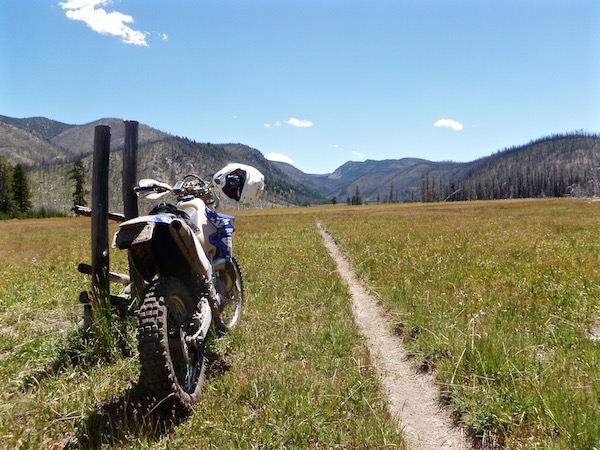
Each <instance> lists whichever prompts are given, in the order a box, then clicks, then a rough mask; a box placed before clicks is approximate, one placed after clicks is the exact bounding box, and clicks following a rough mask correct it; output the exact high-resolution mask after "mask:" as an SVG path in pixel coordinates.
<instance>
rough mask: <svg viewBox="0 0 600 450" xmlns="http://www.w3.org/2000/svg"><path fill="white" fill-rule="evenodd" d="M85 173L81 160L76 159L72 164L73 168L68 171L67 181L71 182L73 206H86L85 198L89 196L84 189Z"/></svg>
mask: <svg viewBox="0 0 600 450" xmlns="http://www.w3.org/2000/svg"><path fill="white" fill-rule="evenodd" d="M86 175H87V171H86V169H85V166H84V165H83V160H82V159H78V160H77V161H75V162H74V163H73V167H72V168H71V170H69V179H70V180H73V183H74V184H75V186H74V189H75V190H74V191H73V206H77V205H80V206H87V201H86V200H85V197H86V196H87V195H88V194H89V191H87V190H86V189H85V181H86Z"/></svg>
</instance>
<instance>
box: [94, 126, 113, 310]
mask: <svg viewBox="0 0 600 450" xmlns="http://www.w3.org/2000/svg"><path fill="white" fill-rule="evenodd" d="M109 155H110V127H109V126H106V125H98V126H96V128H95V133H94V166H93V174H92V205H91V207H92V303H93V309H94V310H95V311H97V308H98V306H100V305H102V306H104V307H106V306H107V305H109V302H110V297H109V296H110V288H109V278H108V272H109V256H108V163H109Z"/></svg>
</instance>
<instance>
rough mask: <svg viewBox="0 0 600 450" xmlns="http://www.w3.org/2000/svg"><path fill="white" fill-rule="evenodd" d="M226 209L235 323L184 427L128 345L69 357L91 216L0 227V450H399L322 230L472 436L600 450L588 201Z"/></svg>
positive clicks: (599, 257)
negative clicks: (145, 379)
mask: <svg viewBox="0 0 600 450" xmlns="http://www.w3.org/2000/svg"><path fill="white" fill-rule="evenodd" d="M236 216H237V217H238V219H237V222H236V225H237V232H236V236H235V239H234V248H235V252H236V254H237V257H238V258H239V260H240V263H241V266H242V270H243V273H244V281H245V289H246V295H247V297H246V308H245V315H244V317H243V320H242V322H241V325H240V328H239V329H237V330H235V331H234V332H233V333H232V334H231V335H229V336H226V337H224V338H220V339H215V340H214V341H212V342H211V345H210V347H211V364H210V368H209V369H210V370H209V374H208V377H207V381H206V384H205V388H204V396H203V398H202V400H201V401H200V402H199V404H198V405H196V406H195V407H194V410H193V411H192V413H191V414H190V415H189V416H186V417H177V418H172V417H163V416H161V415H160V414H156V411H148V410H146V409H144V406H143V402H142V401H141V400H140V398H141V397H142V396H143V393H141V392H140V390H139V388H138V387H137V384H136V381H137V373H138V370H139V367H138V364H137V361H136V355H135V350H133V351H126V349H125V351H121V352H120V353H119V352H117V353H115V354H114V355H112V357H110V358H105V359H94V358H93V357H90V356H89V355H88V356H87V357H85V358H76V357H73V355H74V354H77V352H85V349H84V348H82V346H81V342H80V341H77V339H75V338H73V335H74V333H73V331H72V330H73V327H74V324H75V322H76V321H77V320H78V314H79V313H80V312H81V306H80V305H78V301H77V299H78V295H79V292H80V291H82V290H85V289H87V288H88V287H89V284H88V283H89V280H88V279H87V278H86V277H85V276H83V275H80V274H79V273H78V272H77V269H76V267H77V264H78V263H79V262H89V255H90V243H89V239H90V237H89V234H90V230H89V219H85V218H77V219H75V218H69V219H40V220H23V221H3V222H2V221H0V261H1V264H2V265H1V267H2V277H1V278H0V338H1V339H0V380H1V381H0V382H1V383H2V386H3V389H2V397H1V399H0V448H11V449H12V448H48V449H62V448H144V449H146V448H148V449H166V448H169V449H172V448H174V449H177V448H180V449H188V448H194V447H202V448H214V449H217V448H223V449H231V448H240V449H245V448H315V449H320V448H348V449H349V448H403V446H402V439H401V436H399V435H398V434H397V433H396V432H395V431H394V430H395V427H394V422H393V420H392V418H390V417H389V414H388V413H387V410H386V402H385V398H383V397H382V396H381V393H380V391H379V387H380V385H379V383H378V381H377V379H376V377H375V374H374V371H373V369H372V367H371V366H370V362H369V359H368V355H367V352H366V347H365V344H364V339H363V338H362V337H361V336H360V335H359V334H358V332H357V329H356V327H355V326H354V323H353V321H352V313H351V306H350V299H349V294H348V292H347V290H346V288H345V286H344V285H343V284H342V283H341V282H340V280H339V279H338V277H337V274H336V272H335V265H334V263H333V261H332V260H331V259H330V258H329V256H328V254H327V251H326V250H325V248H324V247H323V245H322V242H321V240H320V237H319V235H318V232H317V229H316V226H315V222H316V221H317V220H319V221H320V222H321V224H322V225H323V226H324V228H325V229H327V230H328V231H329V232H331V233H332V234H333V236H334V237H335V239H336V241H337V243H338V245H339V246H340V247H341V249H342V251H343V252H344V253H345V254H346V255H347V257H348V258H349V259H350V260H351V261H352V263H353V265H354V267H355V270H356V271H357V273H358V274H359V275H360V276H361V277H362V278H363V280H364V282H365V284H366V285H367V286H368V287H369V289H370V290H371V291H372V292H373V293H374V294H376V295H377V296H378V297H379V299H380V301H381V303H382V305H383V306H384V307H385V309H386V311H388V313H389V317H390V320H391V321H392V323H393V326H394V327H395V330H396V332H397V333H398V334H399V335H401V336H402V337H403V339H404V342H405V345H406V346H407V348H408V349H409V351H410V353H411V355H413V360H414V363H415V367H416V370H421V371H434V373H435V376H436V379H437V381H438V383H439V385H440V388H441V391H442V396H443V401H444V402H445V403H446V404H447V407H448V408H450V409H451V410H452V411H453V412H454V414H455V415H456V417H457V418H459V419H460V420H461V421H462V422H463V423H464V424H465V425H466V426H467V428H468V429H469V430H471V431H472V432H473V433H474V434H475V435H476V436H478V437H479V438H480V439H482V440H483V441H484V442H485V443H487V444H490V445H496V446H499V447H504V448H519V449H521V448H522V449H530V448H539V449H546V448H550V449H593V448H600V443H599V442H600V414H599V412H598V411H600V361H599V359H600V354H599V350H600V341H598V340H596V339H592V335H591V332H592V330H593V327H594V326H595V324H596V323H597V321H598V319H600V300H599V299H600V289H599V286H600V239H598V230H599V229H600V202H599V203H595V202H587V201H583V200H537V201H498V202H472V203H454V204H448V203H446V204H404V205H380V206H376V205H369V206H355V207H346V206H336V207H332V206H329V207H315V208H296V209H285V210H248V211H240V212H237V213H236ZM113 229H114V226H113ZM125 267H126V258H125V255H124V254H123V253H119V252H111V269H112V270H116V271H124V270H125ZM124 336H125V337H124V338H125V339H129V340H130V341H133V342H132V347H135V342H134V333H130V334H127V332H125V333H124Z"/></svg>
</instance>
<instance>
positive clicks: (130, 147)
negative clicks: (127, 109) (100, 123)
mask: <svg viewBox="0 0 600 450" xmlns="http://www.w3.org/2000/svg"><path fill="white" fill-rule="evenodd" d="M137 151H138V123H137V122H136V121H134V120H126V121H125V148H124V149H123V208H124V210H123V212H124V215H125V220H128V219H132V218H133V217H137V216H138V201H137V195H135V192H134V191H133V188H134V187H135V185H136V182H137Z"/></svg>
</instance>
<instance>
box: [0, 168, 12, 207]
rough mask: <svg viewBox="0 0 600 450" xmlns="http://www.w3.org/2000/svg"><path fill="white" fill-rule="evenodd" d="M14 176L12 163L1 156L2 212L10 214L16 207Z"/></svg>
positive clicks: (0, 186) (0, 195)
mask: <svg viewBox="0 0 600 450" xmlns="http://www.w3.org/2000/svg"><path fill="white" fill-rule="evenodd" d="M12 178H13V167H12V165H11V164H10V162H8V161H7V160H6V159H4V158H0V213H3V214H10V213H11V212H12V211H13V209H14V206H13V205H14V201H13V189H12Z"/></svg>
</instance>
